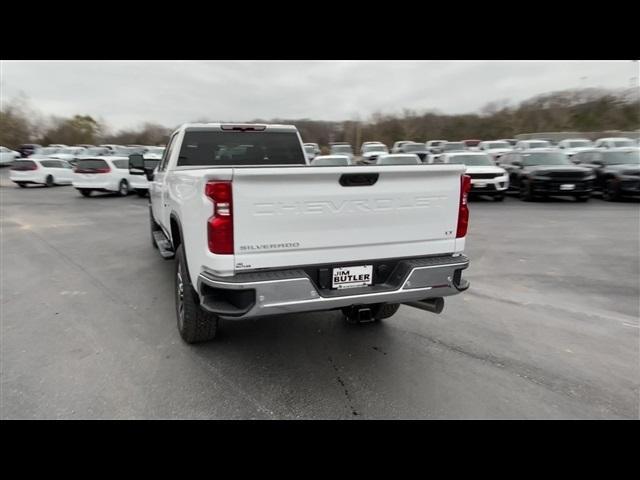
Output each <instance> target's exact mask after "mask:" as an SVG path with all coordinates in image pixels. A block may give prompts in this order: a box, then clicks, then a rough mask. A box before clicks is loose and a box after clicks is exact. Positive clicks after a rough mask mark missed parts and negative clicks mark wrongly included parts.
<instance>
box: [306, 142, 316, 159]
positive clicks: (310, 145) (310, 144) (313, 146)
mask: <svg viewBox="0 0 640 480" xmlns="http://www.w3.org/2000/svg"><path fill="white" fill-rule="evenodd" d="M303 146H304V147H312V148H313V151H314V153H315V155H314V157H315V156H318V155H320V145H318V144H317V143H304V144H303Z"/></svg>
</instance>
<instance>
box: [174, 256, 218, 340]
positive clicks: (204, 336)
mask: <svg viewBox="0 0 640 480" xmlns="http://www.w3.org/2000/svg"><path fill="white" fill-rule="evenodd" d="M175 263H176V270H175V280H176V281H175V299H176V318H177V321H178V331H179V332H180V336H181V337H182V339H183V340H184V341H185V342H187V343H198V342H206V341H207V340H213V338H215V336H216V333H217V332H218V322H219V318H218V316H217V315H215V314H213V313H211V312H207V311H206V310H204V309H203V308H202V307H201V306H200V302H199V300H198V294H197V292H196V290H195V289H194V288H193V286H192V285H191V279H190V278H189V272H188V271H187V264H186V259H185V254H184V246H183V245H180V246H179V247H178V252H177V253H176V262H175Z"/></svg>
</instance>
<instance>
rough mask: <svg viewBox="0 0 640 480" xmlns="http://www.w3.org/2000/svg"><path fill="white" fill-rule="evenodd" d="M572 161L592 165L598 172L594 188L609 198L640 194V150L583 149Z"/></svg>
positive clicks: (590, 166)
mask: <svg viewBox="0 0 640 480" xmlns="http://www.w3.org/2000/svg"><path fill="white" fill-rule="evenodd" d="M572 160H573V161H574V162H575V163H576V164H577V165H581V166H584V167H588V168H591V169H592V170H593V172H594V173H595V175H596V180H595V188H594V190H595V191H597V192H600V193H601V194H602V198H603V199H604V200H608V201H610V202H611V201H614V200H618V199H620V198H621V197H627V196H629V197H630V196H637V195H640V149H638V148H609V149H606V150H605V149H599V148H594V149H593V150H584V151H582V152H579V153H576V154H575V155H574V156H573V158H572Z"/></svg>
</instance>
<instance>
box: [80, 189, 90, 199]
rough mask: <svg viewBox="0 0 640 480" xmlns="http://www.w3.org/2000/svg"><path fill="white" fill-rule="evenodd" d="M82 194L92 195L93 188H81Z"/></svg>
mask: <svg viewBox="0 0 640 480" xmlns="http://www.w3.org/2000/svg"><path fill="white" fill-rule="evenodd" d="M80 194H81V195H82V196H83V197H90V196H91V189H89V188H81V189H80Z"/></svg>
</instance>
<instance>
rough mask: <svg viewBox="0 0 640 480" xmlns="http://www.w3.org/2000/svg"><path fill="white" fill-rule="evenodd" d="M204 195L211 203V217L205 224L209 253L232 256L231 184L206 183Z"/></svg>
mask: <svg viewBox="0 0 640 480" xmlns="http://www.w3.org/2000/svg"><path fill="white" fill-rule="evenodd" d="M205 194H206V195H207V197H209V198H210V199H211V200H212V201H213V216H212V217H210V218H209V220H208V222H207V237H208V242H209V251H210V252H211V253H215V254H217V255H233V198H232V195H231V182H207V185H206V187H205Z"/></svg>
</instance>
